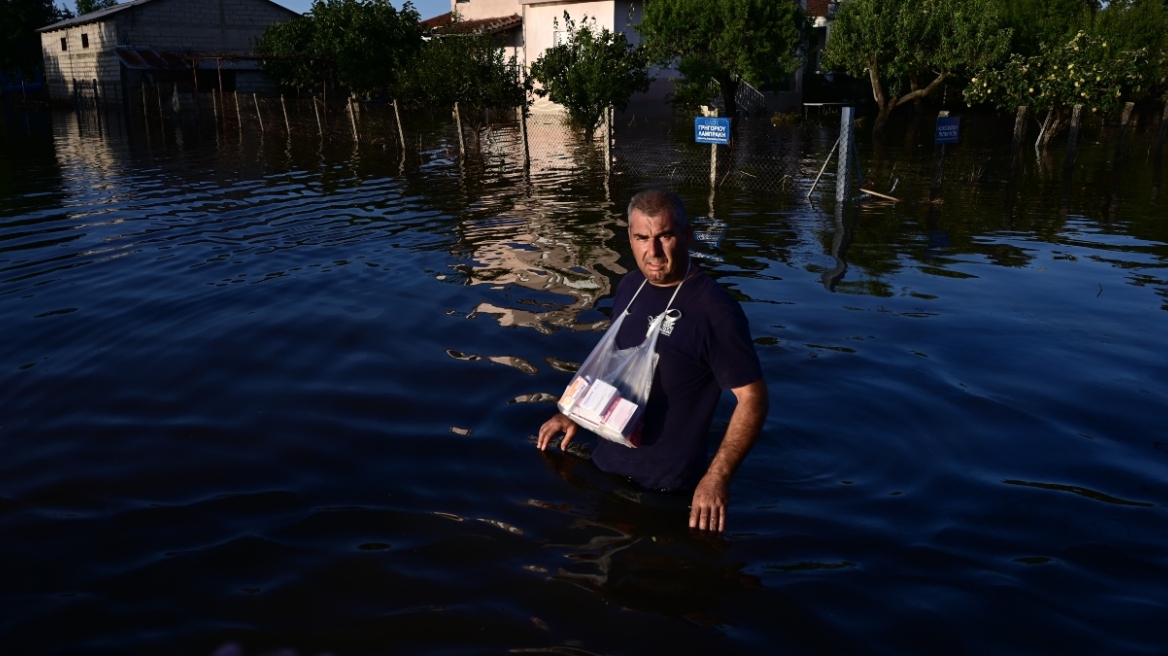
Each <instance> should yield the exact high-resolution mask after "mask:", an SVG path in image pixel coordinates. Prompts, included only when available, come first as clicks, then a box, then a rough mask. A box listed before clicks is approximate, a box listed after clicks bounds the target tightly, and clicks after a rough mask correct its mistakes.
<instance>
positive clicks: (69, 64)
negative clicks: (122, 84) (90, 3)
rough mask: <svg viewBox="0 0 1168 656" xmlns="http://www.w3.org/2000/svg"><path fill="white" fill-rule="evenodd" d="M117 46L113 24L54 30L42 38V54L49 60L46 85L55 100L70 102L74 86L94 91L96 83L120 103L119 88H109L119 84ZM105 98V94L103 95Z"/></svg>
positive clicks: (96, 24) (91, 24)
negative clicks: (75, 84) (62, 44)
mask: <svg viewBox="0 0 1168 656" xmlns="http://www.w3.org/2000/svg"><path fill="white" fill-rule="evenodd" d="M83 36H84V37H86V38H87V39H88V41H89V46H88V47H84V46H82V42H83V38H82V37H83ZM61 39H65V41H66V44H67V47H66V48H65V49H62V48H61ZM116 45H117V32H116V26H115V25H114V22H113V20H108V21H103V22H97V23H87V24H85V25H78V26H74V27H67V28H65V29H60V30H53V31H52V32H45V33H43V34H41V51H42V53H43V55H44V60H45V81H46V82H47V83H48V86H49V96H50V97H51V98H60V99H64V98H70V97H72V94H73V82H74V80H76V81H77V83H78V84H85V85H88V86H87V90H88V89H89V88H91V87H92V85H93V81H94V80H100V81H101V82H104V83H105V84H104V85H101V84H100V83H99V90H101V91H103V92H104V91H106V89H103V88H101V87H102V86H104V87H107V88H108V92H109V93H113V94H115V97H113V98H110V99H109V100H117V99H118V97H117V96H116V93H117V90H116V89H114V88H112V87H114V86H116V85H112V84H109V82H110V81H111V80H115V81H116V80H117V79H118V75H119V64H118V59H117V57H116V56H115V55H114V54H113V49H114V46H116ZM103 96H104V93H103Z"/></svg>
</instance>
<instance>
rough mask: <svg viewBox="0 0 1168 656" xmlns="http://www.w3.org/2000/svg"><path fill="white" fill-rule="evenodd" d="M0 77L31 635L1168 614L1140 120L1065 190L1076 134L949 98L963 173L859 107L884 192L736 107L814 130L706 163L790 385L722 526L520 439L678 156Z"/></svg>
mask: <svg viewBox="0 0 1168 656" xmlns="http://www.w3.org/2000/svg"><path fill="white" fill-rule="evenodd" d="M4 111H5V113H4V114H3V119H2V121H0V127H2V132H0V320H2V323H0V325H2V326H3V328H2V329H0V330H2V334H0V409H2V410H0V533H2V534H3V535H4V540H0V580H4V581H5V585H4V586H2V587H0V617H4V618H5V620H4V621H2V622H0V644H3V645H5V649H7V650H10V651H12V653H20V654H53V653H77V652H86V653H160V652H161V653H173V652H178V653H192V654H207V653H210V652H212V651H213V650H214V649H216V648H217V647H218V646H220V645H223V644H225V643H228V642H235V643H238V644H239V645H241V646H242V647H244V648H246V650H247V653H253V652H256V653H262V652H263V651H265V650H272V649H277V648H281V647H289V648H295V649H297V650H299V651H300V652H301V653H318V652H326V651H327V652H329V653H336V654H349V653H353V654H356V653H371V652H381V651H384V650H385V649H386V648H387V647H385V645H393V647H392V650H393V651H395V653H397V652H400V653H433V652H434V651H465V652H476V653H477V652H481V653H499V652H504V651H510V652H516V653H592V654H603V653H663V652H680V653H695V652H703V653H704V652H707V651H708V652H714V651H717V652H718V653H772V652H780V653H797V654H803V653H842V652H865V653H872V652H876V653H889V654H903V653H948V652H965V651H972V652H998V651H1003V650H1007V651H1018V652H1025V653H1047V652H1065V653H1083V654H1095V653H1111V652H1134V653H1138V652H1144V653H1153V652H1156V651H1157V650H1159V649H1160V647H1161V645H1163V644H1165V642H1166V641H1168V634H1166V633H1165V629H1164V628H1163V623H1162V622H1161V621H1160V620H1161V618H1160V617H1159V616H1160V615H1161V614H1162V613H1161V607H1162V604H1161V603H1160V599H1161V598H1162V595H1163V592H1162V591H1163V588H1164V585H1165V584H1168V560H1166V559H1165V556H1164V554H1163V549H1162V546H1161V543H1162V541H1163V540H1162V538H1163V535H1164V534H1165V532H1166V531H1168V518H1166V517H1165V516H1164V509H1165V508H1166V507H1168V487H1166V486H1165V484H1164V483H1163V481H1166V480H1168V459H1166V458H1165V451H1168V447H1165V440H1164V439H1163V438H1162V437H1161V435H1162V434H1163V427H1162V425H1161V424H1162V422H1161V421H1160V418H1161V417H1163V416H1165V414H1166V413H1168V393H1166V391H1165V390H1168V367H1165V366H1164V360H1163V358H1162V357H1160V356H1159V353H1160V352H1161V351H1162V348H1161V344H1160V341H1161V338H1160V335H1162V334H1163V332H1164V331H1163V328H1162V326H1163V325H1164V323H1165V319H1166V318H1168V315H1166V314H1165V311H1166V310H1168V277H1166V275H1165V273H1164V271H1165V269H1166V268H1168V223H1166V222H1165V221H1164V219H1163V217H1164V216H1165V210H1164V206H1163V202H1164V201H1163V198H1162V197H1161V196H1159V195H1157V194H1155V193H1154V190H1155V189H1156V188H1157V186H1158V184H1159V175H1160V172H1159V170H1158V168H1157V167H1154V166H1153V165H1152V162H1154V161H1158V159H1159V157H1160V155H1159V154H1157V153H1152V152H1151V151H1150V150H1149V148H1150V146H1149V144H1148V143H1147V142H1148V140H1146V139H1143V138H1142V137H1141V136H1140V135H1133V138H1132V139H1131V141H1130V142H1129V143H1128V145H1127V147H1128V149H1129V150H1128V152H1126V153H1122V152H1119V150H1118V149H1117V148H1116V146H1115V143H1114V130H1112V128H1103V129H1102V131H1101V132H1099V133H1098V134H1097V135H1096V138H1095V139H1086V138H1085V139H1084V140H1083V142H1082V144H1081V147H1080V150H1079V153H1078V155H1077V158H1076V165H1075V167H1074V169H1073V171H1072V175H1071V177H1070V178H1069V182H1068V181H1067V180H1068V179H1067V178H1066V177H1065V176H1064V170H1063V167H1062V159H1061V156H1062V153H1061V152H1059V151H1058V150H1056V151H1055V152H1053V153H1052V155H1051V156H1050V157H1049V158H1047V159H1049V160H1050V161H1047V159H1044V158H1037V159H1036V158H1034V157H1033V155H1032V154H1030V153H1024V154H1023V157H1022V158H1021V159H1020V160H1019V163H1018V164H1017V165H1012V164H1011V162H1010V161H1009V152H1008V151H1009V143H1008V139H1009V134H1010V129H1011V127H1012V120H1007V119H1003V120H1001V121H997V120H994V119H993V117H981V118H980V119H978V120H972V119H971V120H968V121H966V120H963V122H962V123H963V128H965V129H967V131H966V133H965V136H964V137H963V138H964V142H963V143H962V144H961V145H959V146H957V147H954V148H953V149H952V150H950V151H949V152H947V154H946V162H947V167H948V169H947V172H946V176H947V177H946V181H945V188H944V189H945V191H944V196H945V197H944V201H945V202H944V203H941V204H930V203H928V202H927V200H928V192H929V179H930V176H931V160H930V155H931V152H932V148H931V144H930V143H929V142H928V138H929V136H930V135H929V134H926V133H927V132H928V130H927V129H925V128H923V127H921V125H920V124H919V123H918V124H917V125H916V127H915V128H914V127H913V124H911V123H909V124H907V125H904V126H902V127H901V128H895V127H894V128H893V133H892V134H890V135H888V137H887V138H886V139H885V140H884V141H883V142H872V141H871V140H870V138H869V137H870V135H861V143H860V154H861V160H862V162H863V164H864V172H865V176H866V179H867V180H869V181H870V183H871V184H873V185H875V189H877V190H881V191H884V190H889V189H891V188H893V187H895V192H896V196H897V197H898V198H901V199H902V201H901V202H898V203H888V202H883V201H881V202H871V201H862V202H857V203H853V204H848V205H846V206H840V207H836V206H835V205H834V204H833V203H831V199H830V196H831V192H830V189H831V186H832V185H831V184H827V185H826V186H825V187H822V188H821V190H820V191H821V192H822V194H820V193H817V194H813V195H812V198H811V199H810V200H807V199H805V198H804V194H805V193H806V190H807V189H808V188H809V186H810V179H812V178H813V177H814V175H815V173H816V172H817V171H818V167H819V165H820V164H821V163H822V161H823V158H824V157H825V156H826V154H827V151H828V150H829V149H830V147H831V143H832V141H833V140H834V128H833V126H830V125H827V126H816V125H806V126H796V127H790V128H783V129H782V130H779V131H777V132H775V131H772V132H767V133H765V135H763V136H761V137H760V136H758V135H755V136H753V137H752V138H751V139H749V140H744V143H747V144H749V148H750V149H751V151H752V152H751V153H750V155H751V156H755V157H763V156H773V157H779V158H784V159H786V160H787V161H795V162H798V163H799V164H798V171H796V172H797V173H798V175H796V176H793V177H792V180H791V181H790V182H789V184H787V183H784V184H783V185H776V186H775V187H774V188H773V189H771V190H770V191H766V192H763V191H752V190H749V189H750V188H748V187H745V186H738V187H736V186H735V185H734V182H733V179H732V178H731V181H730V182H729V183H726V184H725V185H723V186H722V187H721V188H719V189H718V190H717V191H716V193H714V194H711V193H710V190H709V188H708V187H706V186H705V185H698V186H694V187H687V186H684V185H682V186H681V187H680V188H679V190H680V192H681V193H682V195H683V197H684V198H685V200H686V202H687V206H688V207H689V209H690V212H691V214H692V215H693V217H692V218H693V224H694V228H695V240H694V251H695V256H696V261H697V262H698V264H699V265H700V266H703V267H705V268H706V269H707V270H708V271H709V272H710V273H711V275H713V276H714V277H715V278H716V279H717V280H718V281H719V282H720V283H721V284H722V285H723V286H724V287H726V289H728V290H729V291H730V293H732V294H733V295H734V296H735V297H736V298H738V299H739V300H740V301H741V302H742V303H743V307H744V309H745V311H746V313H747V315H748V317H749V319H750V322H751V328H752V332H753V334H754V337H755V344H756V348H757V350H758V351H759V355H760V358H761V360H762V363H763V366H764V369H765V371H766V372H767V376H768V387H769V388H770V389H771V393H772V395H773V399H772V408H774V411H773V412H772V414H771V416H770V417H769V418H768V421H767V424H766V427H765V430H764V436H763V438H762V439H761V440H760V442H759V443H758V444H757V445H756V447H755V449H754V451H753V453H752V454H751V456H750V458H749V459H748V460H747V461H746V462H745V463H744V465H743V466H742V468H741V471H740V472H739V474H738V475H737V478H736V479H735V483H734V486H733V490H732V493H733V501H732V509H731V514H730V520H729V521H730V529H731V530H730V532H729V533H728V534H727V535H726V536H724V537H718V538H708V537H702V536H699V535H691V534H690V533H689V531H688V529H687V528H686V521H685V518H686V516H687V511H686V505H687V503H688V499H686V498H684V497H673V496H670V495H658V494H654V493H647V492H644V491H641V490H637V489H634V488H632V487H630V486H628V485H626V484H624V483H622V482H620V481H617V480H613V479H611V478H610V477H607V476H606V475H604V474H601V473H600V472H598V471H597V470H596V469H595V468H594V467H593V466H592V465H591V463H590V462H588V460H587V456H588V452H589V450H590V443H589V441H588V440H587V439H581V440H578V441H577V442H576V443H574V444H573V445H572V448H571V450H570V453H569V454H568V455H562V454H560V453H558V452H549V453H544V454H541V453H540V452H538V450H536V449H535V448H534V442H533V438H532V434H533V433H534V432H535V431H536V430H537V428H538V426H539V424H540V423H541V422H542V421H543V420H544V419H546V417H547V415H548V413H550V412H552V411H553V406H552V403H553V402H554V401H555V400H556V398H557V397H558V395H559V393H560V391H561V390H562V389H563V387H564V385H565V384H566V383H567V382H568V380H569V379H570V377H571V374H572V373H573V372H575V371H576V369H577V368H578V367H579V363H580V362H582V361H583V359H584V358H585V357H586V356H587V354H588V352H589V351H590V350H591V348H592V345H593V344H594V343H595V341H596V339H597V336H598V334H599V332H600V331H602V330H604V329H605V328H606V327H607V325H608V321H609V318H610V314H611V297H612V293H613V290H614V289H615V285H616V284H618V282H619V280H620V278H621V276H622V275H624V274H625V273H626V272H627V271H628V270H629V269H630V268H631V267H633V266H634V264H633V260H632V258H631V256H630V254H629V250H628V246H627V243H626V237H625V232H626V226H625V224H624V222H623V216H622V213H623V205H624V203H625V201H626V200H627V198H628V197H629V195H630V194H631V192H632V191H634V190H635V189H636V188H638V187H639V186H641V185H643V184H646V183H648V182H652V181H654V180H655V179H656V178H657V177H658V176H660V177H667V175H668V166H667V165H668V164H669V163H670V161H669V160H667V159H662V161H660V162H657V164H659V165H660V166H658V167H657V168H656V169H653V171H649V172H645V173H637V172H636V171H632V172H625V173H623V174H621V175H614V176H612V177H611V178H606V177H605V176H604V174H603V173H601V172H598V169H601V168H602V167H597V166H595V163H596V161H597V160H596V155H595V153H589V152H588V151H587V149H583V148H581V147H579V145H578V144H575V145H571V146H569V147H564V145H563V144H560V143H556V142H554V141H552V140H550V139H548V138H544V139H543V140H542V141H540V142H539V144H538V147H537V148H536V152H535V155H537V156H538V159H539V160H540V161H539V162H538V164H537V165H536V166H533V167H532V169H531V170H530V171H529V172H527V173H525V172H524V171H523V170H522V167H521V166H518V165H517V163H516V162H515V161H514V159H513V158H511V156H510V154H509V153H512V152H513V151H514V142H515V139H516V136H515V134H514V128H513V127H510V126H504V127H502V128H500V129H498V130H496V131H494V132H493V133H492V134H491V135H489V136H488V137H487V138H486V139H485V140H484V147H483V151H482V153H481V154H479V153H476V154H472V155H471V156H469V157H468V158H466V159H465V160H460V158H459V157H458V155H457V145H456V142H455V141H452V140H453V139H454V135H453V133H452V132H450V131H449V130H447V129H445V128H444V127H443V126H441V125H438V124H435V127H434V128H433V130H432V134H431V133H427V134H424V135H422V137H419V143H421V144H422V147H421V148H420V149H418V150H417V151H413V150H411V151H410V152H408V153H406V154H404V155H403V154H402V153H401V152H398V151H395V150H394V149H393V148H392V146H386V144H385V143H364V144H361V145H359V146H357V147H354V145H353V144H352V143H350V142H344V141H337V140H332V141H325V142H323V143H322V142H321V141H320V140H319V139H317V138H315V137H313V138H300V137H296V138H293V139H286V138H284V137H283V136H282V135H274V134H272V133H267V134H261V133H253V132H249V131H241V130H237V129H235V127H234V126H233V125H231V124H230V123H228V124H227V128H228V129H224V126H223V125H219V124H215V123H212V122H208V121H204V122H201V123H200V122H195V121H186V120H182V121H174V120H171V119H167V120H163V121H161V122H160V121H157V120H155V121H152V122H141V121H129V120H126V118H125V117H123V116H120V115H118V114H117V113H110V114H108V115H106V114H103V115H101V116H94V115H92V114H87V115H82V116H78V115H77V114H74V113H69V112H54V113H43V112H14V111H12V110H11V109H7V110H4ZM659 127H660V126H650V125H641V126H638V125H635V124H634V125H629V126H626V132H625V133H624V134H618V135H617V149H618V150H617V152H618V156H620V154H621V151H620V148H621V147H622V146H624V145H629V146H632V147H644V148H646V150H648V146H647V144H651V142H652V139H653V138H655V137H654V135H655V134H657V132H654V130H657V129H658V128H659ZM634 128H635V129H639V130H644V131H645V132H644V134H640V135H639V133H637V132H635V131H632V130H634ZM538 129H543V128H533V134H532V137H533V139H536V138H538V137H537V135H536V134H535V132H534V131H535V130H538ZM743 129H747V130H764V129H765V130H770V128H769V127H765V126H764V127H760V126H750V125H747V126H744V127H743ZM898 129H900V130H903V133H901V132H897V131H896V130H898ZM914 130H915V131H914ZM682 132H684V130H681V131H679V130H677V129H674V130H673V132H672V133H670V134H672V136H671V137H670V138H673V139H680V138H681V137H679V136H677V135H678V134H681V133H682ZM546 134H550V132H547V133H545V135H546ZM764 137H765V138H764ZM686 139H688V137H686ZM638 144H640V146H638ZM452 146H453V147H452ZM703 152H705V151H703ZM626 154H627V153H626ZM649 155H652V153H649V154H648V155H646V158H645V160H644V161H645V162H647V163H648V164H653V163H654V161H655V160H653V159H652V157H650V156H649ZM741 155H742V156H741V157H739V160H738V161H741V162H744V163H745V162H747V161H748V158H746V157H745V154H741ZM653 156H656V155H653ZM744 166H745V164H744ZM649 168H652V167H649ZM742 170H743V171H744V173H743V175H745V174H746V173H749V174H751V175H755V174H758V171H754V170H751V171H747V170H746V169H745V168H744V169H742ZM654 171H655V172H654ZM1011 171H1014V172H1015V173H1016V176H1015V175H1012V173H1011ZM662 172H664V173H662ZM823 184H824V183H823V182H821V185H823ZM823 189H827V190H828V191H826V192H823ZM728 413H729V406H726V407H723V408H721V411H720V413H719V415H718V417H717V418H716V421H715V428H714V431H715V432H717V431H719V430H724V428H725V426H726V421H727V419H728ZM1101 502H1102V503H1101ZM958 618H959V619H958ZM0 651H4V649H0ZM6 653H7V652H6Z"/></svg>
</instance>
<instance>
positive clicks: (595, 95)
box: [531, 12, 649, 141]
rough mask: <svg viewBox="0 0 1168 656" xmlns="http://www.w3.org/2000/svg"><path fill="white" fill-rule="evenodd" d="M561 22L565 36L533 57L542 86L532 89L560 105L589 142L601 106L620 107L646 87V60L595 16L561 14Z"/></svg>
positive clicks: (534, 72) (534, 73) (533, 70)
mask: <svg viewBox="0 0 1168 656" xmlns="http://www.w3.org/2000/svg"><path fill="white" fill-rule="evenodd" d="M564 23H565V27H566V28H567V36H566V38H565V39H564V41H563V42H562V43H559V44H557V45H555V46H554V47H552V48H550V49H548V50H547V51H546V52H544V53H543V54H542V55H540V56H539V59H536V60H535V63H533V64H532V65H531V77H532V78H533V79H535V80H537V81H538V82H539V83H540V85H541V88H537V89H536V90H535V92H536V93H537V94H539V95H540V96H541V97H544V96H546V97H549V98H551V99H552V102H555V103H558V104H560V105H563V106H564V108H565V109H567V110H568V118H569V120H570V121H571V123H572V124H573V125H574V126H576V127H577V128H579V129H581V130H583V131H584V136H585V139H586V140H588V141H591V139H592V135H593V134H594V132H595V130H596V126H597V125H599V124H600V119H601V117H602V116H603V113H604V110H605V108H607V107H609V106H613V107H616V108H617V109H624V108H625V107H628V104H629V98H630V97H632V95H633V94H634V93H636V92H638V91H647V90H648V89H649V71H648V68H649V65H648V60H647V59H646V58H645V55H644V53H643V52H642V51H641V50H640V49H637V48H634V47H633V46H632V45H630V44H629V42H628V40H627V39H626V38H625V35H624V34H623V33H621V32H612V31H610V30H609V29H608V28H598V27H597V26H596V21H595V20H592V21H589V20H588V17H585V18H584V20H582V21H581V22H580V24H579V25H576V23H575V22H574V21H573V20H572V19H571V17H570V16H568V13H567V12H564ZM556 28H557V29H558V28H559V23H558V21H557V23H556Z"/></svg>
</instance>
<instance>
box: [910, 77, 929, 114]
mask: <svg viewBox="0 0 1168 656" xmlns="http://www.w3.org/2000/svg"><path fill="white" fill-rule="evenodd" d="M908 84H909V87H910V88H911V89H912V90H913V91H914V92H915V91H920V90H921V78H920V76H919V75H917V74H916V73H913V74H912V75H909V76H908ZM913 109H914V110H916V113H917V114H924V113H925V98H924V96H918V97H917V98H916V99H915V100H913Z"/></svg>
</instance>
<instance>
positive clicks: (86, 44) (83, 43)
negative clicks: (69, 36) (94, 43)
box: [81, 34, 89, 48]
mask: <svg viewBox="0 0 1168 656" xmlns="http://www.w3.org/2000/svg"><path fill="white" fill-rule="evenodd" d="M81 47H82V48H88V47H89V35H88V34H82V35H81Z"/></svg>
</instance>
